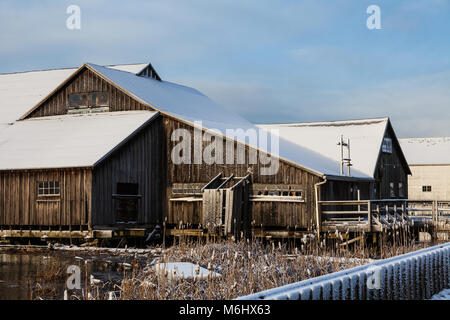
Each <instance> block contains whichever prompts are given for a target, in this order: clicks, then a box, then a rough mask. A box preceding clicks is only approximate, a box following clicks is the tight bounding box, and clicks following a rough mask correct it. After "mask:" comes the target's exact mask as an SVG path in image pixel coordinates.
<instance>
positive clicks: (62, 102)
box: [27, 69, 149, 118]
mask: <svg viewBox="0 0 450 320" xmlns="http://www.w3.org/2000/svg"><path fill="white" fill-rule="evenodd" d="M89 92H108V93H109V104H110V105H109V111H126V110H149V108H148V107H146V106H145V105H143V104H142V103H140V102H138V101H136V100H135V99H133V98H132V97H130V96H129V95H127V94H125V93H123V92H122V91H120V90H118V89H116V88H115V87H113V86H112V85H110V84H109V83H108V82H107V81H105V80H103V79H102V78H100V77H99V76H97V75H96V74H95V73H93V72H92V71H90V70H89V69H84V70H82V71H81V72H80V74H79V75H78V76H76V77H74V78H73V79H71V80H70V81H69V82H68V83H66V84H65V85H64V86H63V87H61V88H60V89H59V90H58V91H57V92H55V94H54V95H52V96H51V97H50V98H49V99H48V100H47V101H45V102H44V103H43V104H42V105H41V106H40V107H39V108H38V109H36V110H34V111H33V112H31V113H30V114H29V115H28V116H27V118H34V117H45V116H53V115H62V114H67V107H68V105H69V94H72V93H89Z"/></svg>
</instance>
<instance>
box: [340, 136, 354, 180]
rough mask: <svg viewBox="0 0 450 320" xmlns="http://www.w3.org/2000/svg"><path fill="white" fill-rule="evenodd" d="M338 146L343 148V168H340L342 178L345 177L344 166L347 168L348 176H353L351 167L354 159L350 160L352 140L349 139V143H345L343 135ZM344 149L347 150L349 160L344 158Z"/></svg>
mask: <svg viewBox="0 0 450 320" xmlns="http://www.w3.org/2000/svg"><path fill="white" fill-rule="evenodd" d="M337 145H338V146H340V147H341V166H340V173H341V176H343V175H344V166H347V175H348V176H351V171H350V169H351V166H352V163H351V161H352V159H351V158H350V139H349V138H347V142H345V141H344V135H342V134H341V139H340V141H339V142H338V143H337ZM344 147H345V148H347V158H344Z"/></svg>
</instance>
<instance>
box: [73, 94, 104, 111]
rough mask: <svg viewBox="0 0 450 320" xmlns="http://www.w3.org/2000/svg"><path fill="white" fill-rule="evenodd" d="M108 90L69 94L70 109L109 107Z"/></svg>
mask: <svg viewBox="0 0 450 320" xmlns="http://www.w3.org/2000/svg"><path fill="white" fill-rule="evenodd" d="M107 106H109V95H108V92H90V93H74V94H69V109H78V108H89V107H91V108H92V107H93V108H96V107H107Z"/></svg>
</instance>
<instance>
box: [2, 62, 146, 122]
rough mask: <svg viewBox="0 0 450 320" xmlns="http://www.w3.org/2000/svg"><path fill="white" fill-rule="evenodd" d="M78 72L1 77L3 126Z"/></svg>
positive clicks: (132, 67)
mask: <svg viewBox="0 0 450 320" xmlns="http://www.w3.org/2000/svg"><path fill="white" fill-rule="evenodd" d="M147 65H148V64H146V63H139V64H126V65H113V66H107V67H108V68H111V69H115V70H122V71H126V72H130V73H132V74H137V73H139V72H140V71H142V69H144V68H145V67H146V66H147ZM76 70H77V68H69V69H54V70H41V71H28V72H18V73H8V74H0V124H6V123H12V122H14V121H16V120H18V119H19V118H20V117H21V116H22V115H24V114H25V113H26V112H27V111H28V110H29V109H31V108H32V107H34V106H35V105H36V104H37V103H38V102H39V101H41V100H42V99H43V98H44V97H46V96H47V95H48V94H49V93H50V92H51V91H52V90H53V89H55V88H56V87H57V86H58V85H59V84H60V83H61V82H63V81H64V80H66V79H67V78H68V77H69V76H70V75H71V74H72V73H74V72H75V71H76ZM0 130H1V127H0Z"/></svg>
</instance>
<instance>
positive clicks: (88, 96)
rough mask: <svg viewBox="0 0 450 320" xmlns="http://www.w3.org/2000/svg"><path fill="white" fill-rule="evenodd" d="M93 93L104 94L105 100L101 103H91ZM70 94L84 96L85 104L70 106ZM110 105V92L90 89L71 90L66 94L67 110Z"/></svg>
mask: <svg viewBox="0 0 450 320" xmlns="http://www.w3.org/2000/svg"><path fill="white" fill-rule="evenodd" d="M94 95H105V96H106V102H105V103H101V104H94V103H93V96H94ZM72 96H84V97H85V98H86V105H78V106H72V105H71V103H70V98H71V97H72ZM109 106H110V94H109V92H108V91H92V92H73V93H69V94H67V109H68V110H77V109H88V108H103V107H109Z"/></svg>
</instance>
